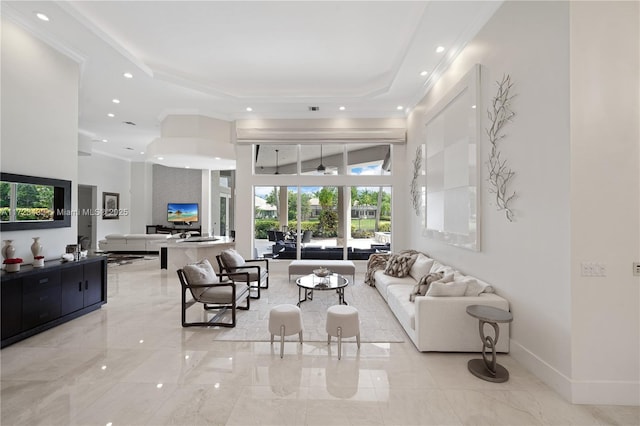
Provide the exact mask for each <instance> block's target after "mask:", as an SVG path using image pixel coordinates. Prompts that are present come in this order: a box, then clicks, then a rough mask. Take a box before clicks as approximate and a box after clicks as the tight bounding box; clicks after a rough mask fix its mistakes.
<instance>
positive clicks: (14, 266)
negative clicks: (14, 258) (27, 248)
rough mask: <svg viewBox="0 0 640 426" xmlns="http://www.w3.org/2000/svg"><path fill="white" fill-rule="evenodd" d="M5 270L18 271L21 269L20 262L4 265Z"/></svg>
mask: <svg viewBox="0 0 640 426" xmlns="http://www.w3.org/2000/svg"><path fill="white" fill-rule="evenodd" d="M4 270H5V271H7V272H18V271H19V270H20V264H19V263H7V264H6V265H4Z"/></svg>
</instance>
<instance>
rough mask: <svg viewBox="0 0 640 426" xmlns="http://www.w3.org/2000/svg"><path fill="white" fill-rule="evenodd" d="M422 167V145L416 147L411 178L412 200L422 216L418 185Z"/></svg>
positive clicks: (417, 211) (417, 212)
mask: <svg viewBox="0 0 640 426" xmlns="http://www.w3.org/2000/svg"><path fill="white" fill-rule="evenodd" d="M421 169H422V146H418V149H416V158H414V159H413V179H412V180H411V201H412V202H413V209H414V210H415V212H416V215H418V216H420V207H421V205H420V204H421V203H420V195H421V194H420V188H419V185H418V179H419V178H420V171H421Z"/></svg>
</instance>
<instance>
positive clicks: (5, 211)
mask: <svg viewBox="0 0 640 426" xmlns="http://www.w3.org/2000/svg"><path fill="white" fill-rule="evenodd" d="M10 217H11V216H10V211H9V207H0V220H2V221H4V222H8V221H9V218H10ZM16 220H53V210H51V209H47V208H17V209H16Z"/></svg>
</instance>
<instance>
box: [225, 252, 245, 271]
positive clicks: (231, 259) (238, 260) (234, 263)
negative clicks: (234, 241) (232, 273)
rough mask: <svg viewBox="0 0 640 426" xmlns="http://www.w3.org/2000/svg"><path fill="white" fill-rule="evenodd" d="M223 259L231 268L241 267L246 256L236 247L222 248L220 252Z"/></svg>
mask: <svg viewBox="0 0 640 426" xmlns="http://www.w3.org/2000/svg"><path fill="white" fill-rule="evenodd" d="M220 256H221V257H222V261H223V262H224V264H225V266H226V267H227V268H229V269H235V268H239V267H241V266H243V265H244V263H245V262H244V257H242V256H241V255H240V253H238V252H237V251H236V250H235V249H226V250H222V252H221V253H220Z"/></svg>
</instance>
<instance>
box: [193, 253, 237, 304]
mask: <svg viewBox="0 0 640 426" xmlns="http://www.w3.org/2000/svg"><path fill="white" fill-rule="evenodd" d="M182 270H183V271H184V275H185V277H186V278H187V283H188V284H217V283H219V282H220V279H219V278H218V276H217V275H216V271H215V270H214V269H213V266H211V263H210V262H209V260H207V259H202V260H201V261H199V262H196V263H192V264H190V265H186V266H185V267H184V268H182ZM229 289H230V288H229ZM206 290H207V288H205V287H202V288H193V289H191V293H192V294H193V296H194V297H196V298H200V296H201V295H202V294H203V293H204V292H205V291H206ZM211 303H213V302H211Z"/></svg>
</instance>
